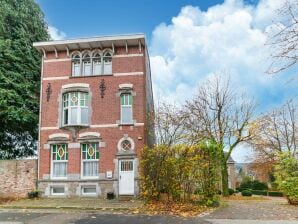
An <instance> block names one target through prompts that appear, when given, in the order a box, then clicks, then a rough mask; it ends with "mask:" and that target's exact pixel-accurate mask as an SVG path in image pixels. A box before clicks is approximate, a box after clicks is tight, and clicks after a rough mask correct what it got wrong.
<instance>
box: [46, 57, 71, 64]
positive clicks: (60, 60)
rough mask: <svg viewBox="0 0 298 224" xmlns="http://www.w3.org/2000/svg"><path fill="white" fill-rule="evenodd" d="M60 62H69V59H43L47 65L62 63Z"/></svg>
mask: <svg viewBox="0 0 298 224" xmlns="http://www.w3.org/2000/svg"><path fill="white" fill-rule="evenodd" d="M62 61H69V62H70V61H71V59H70V58H52V59H45V60H44V63H48V62H62Z"/></svg>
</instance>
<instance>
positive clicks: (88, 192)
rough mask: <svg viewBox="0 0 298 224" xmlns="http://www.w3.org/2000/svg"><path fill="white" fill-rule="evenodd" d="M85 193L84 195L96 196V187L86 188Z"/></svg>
mask: <svg viewBox="0 0 298 224" xmlns="http://www.w3.org/2000/svg"><path fill="white" fill-rule="evenodd" d="M83 193H84V194H96V187H84V188H83Z"/></svg>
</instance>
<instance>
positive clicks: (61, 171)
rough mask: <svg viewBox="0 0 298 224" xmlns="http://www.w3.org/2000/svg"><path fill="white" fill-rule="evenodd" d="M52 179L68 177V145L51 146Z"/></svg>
mask: <svg viewBox="0 0 298 224" xmlns="http://www.w3.org/2000/svg"><path fill="white" fill-rule="evenodd" d="M51 154H52V156H51V158H52V169H51V173H52V177H53V178H65V177H67V163H68V150H67V146H66V144H54V145H51Z"/></svg>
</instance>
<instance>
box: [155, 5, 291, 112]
mask: <svg viewBox="0 0 298 224" xmlns="http://www.w3.org/2000/svg"><path fill="white" fill-rule="evenodd" d="M280 4H281V1H276V0H261V1H260V2H259V3H258V5H256V6H253V5H246V4H245V3H244V2H243V1H242V0H226V1H225V2H224V3H223V4H219V5H215V6H212V7H210V8H209V9H208V10H207V11H202V10H200V9H199V8H198V7H194V6H185V7H183V8H182V9H181V11H180V13H179V14H178V15H177V16H175V17H173V18H172V22H171V23H170V24H165V23H161V24H160V25H158V26H157V27H156V28H155V30H154V31H153V34H152V41H151V45H150V55H151V67H152V76H153V82H154V90H155V92H157V89H159V90H158V92H159V94H161V93H162V94H165V95H166V96H165V97H167V98H169V99H172V101H174V100H176V99H179V101H182V102H183V99H187V98H189V97H190V96H189V95H190V94H191V93H193V92H195V89H196V88H197V85H198V84H199V83H200V82H201V81H202V80H203V79H205V77H206V76H207V74H210V73H216V72H218V71H223V70H225V71H228V72H230V73H231V79H232V81H233V84H234V86H237V87H238V88H239V89H241V90H246V91H248V92H249V93H252V95H254V97H255V98H256V99H257V100H259V101H260V104H261V105H263V106H264V108H265V107H266V105H265V104H264V103H267V105H269V104H270V103H272V102H267V101H268V99H269V98H275V99H276V98H280V97H282V96H280V95H278V94H279V93H280V91H282V90H281V88H282V87H281V86H282V83H285V82H286V81H285V80H283V79H284V77H283V76H282V75H280V76H278V77H274V78H272V77H270V76H269V75H266V74H264V71H265V70H266V69H267V68H268V64H269V62H270V61H269V60H268V58H269V51H268V49H267V48H266V47H265V43H266V38H267V36H266V33H265V31H266V29H268V27H269V26H270V25H271V23H272V21H273V20H274V16H275V15H276V9H277V8H278V7H280ZM181 86H183V89H186V90H187V89H188V90H189V91H186V92H185V91H181Z"/></svg>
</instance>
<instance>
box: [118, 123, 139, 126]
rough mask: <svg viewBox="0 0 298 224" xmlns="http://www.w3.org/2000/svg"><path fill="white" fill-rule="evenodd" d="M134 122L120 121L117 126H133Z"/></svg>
mask: <svg viewBox="0 0 298 224" xmlns="http://www.w3.org/2000/svg"><path fill="white" fill-rule="evenodd" d="M134 125H135V124H134V123H120V124H119V126H134Z"/></svg>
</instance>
